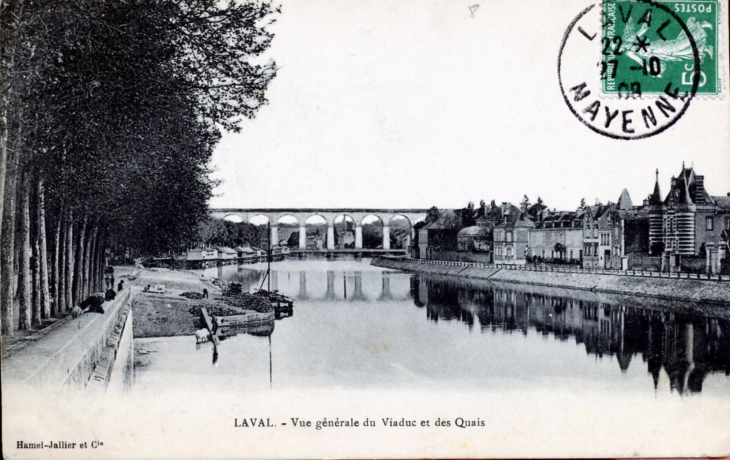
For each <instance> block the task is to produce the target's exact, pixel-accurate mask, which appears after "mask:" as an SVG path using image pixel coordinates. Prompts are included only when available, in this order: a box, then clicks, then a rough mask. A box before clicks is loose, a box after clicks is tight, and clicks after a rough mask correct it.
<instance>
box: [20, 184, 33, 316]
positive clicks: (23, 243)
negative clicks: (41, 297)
mask: <svg viewBox="0 0 730 460" xmlns="http://www.w3.org/2000/svg"><path fill="white" fill-rule="evenodd" d="M29 179H30V178H29V174H28V173H27V172H26V173H24V174H23V177H22V179H21V187H20V190H19V192H20V196H19V197H18V208H19V209H18V210H19V212H20V214H19V216H18V217H19V218H20V222H19V224H20V225H19V226H18V241H19V242H20V253H19V254H18V277H19V283H18V296H19V297H20V310H19V314H18V330H25V329H30V321H31V272H30V197H29V192H30V186H29V185H30V184H29V182H30V180H29Z"/></svg>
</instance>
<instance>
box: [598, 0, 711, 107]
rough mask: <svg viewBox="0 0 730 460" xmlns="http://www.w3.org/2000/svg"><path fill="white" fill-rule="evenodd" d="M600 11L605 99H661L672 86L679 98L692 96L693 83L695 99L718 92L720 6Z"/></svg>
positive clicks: (606, 7)
mask: <svg viewBox="0 0 730 460" xmlns="http://www.w3.org/2000/svg"><path fill="white" fill-rule="evenodd" d="M601 6H602V11H601V25H602V39H601V54H602V60H601V62H600V74H601V83H602V85H601V86H602V90H603V93H604V94H616V95H650V94H664V93H665V91H666V89H667V85H668V84H669V83H670V82H671V85H672V87H674V88H675V89H677V90H678V91H679V93H680V94H681V93H683V92H686V93H691V92H692V85H693V78H697V79H698V82H697V87H696V93H695V94H696V95H697V96H702V95H705V96H714V95H718V94H719V93H720V91H721V88H722V81H721V77H722V75H721V73H720V67H719V63H718V61H719V58H720V56H718V54H719V47H718V38H719V37H718V35H719V34H720V18H721V17H722V16H721V14H720V13H721V12H720V3H719V2H718V1H716V0H709V1H687V0H684V1H670V2H668V1H662V2H651V1H636V0H606V1H604V2H603V3H602V5H601ZM697 64H699V68H700V71H699V72H696V71H695V66H696V65H697ZM694 75H696V77H693V76H694Z"/></svg>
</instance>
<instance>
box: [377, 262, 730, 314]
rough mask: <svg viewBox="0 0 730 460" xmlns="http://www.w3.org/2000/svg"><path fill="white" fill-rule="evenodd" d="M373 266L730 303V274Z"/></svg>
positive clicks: (415, 264) (449, 265) (421, 264)
mask: <svg viewBox="0 0 730 460" xmlns="http://www.w3.org/2000/svg"><path fill="white" fill-rule="evenodd" d="M372 265H375V266H377V267H383V268H391V269H396V270H403V271H410V272H418V273H430V274H435V275H446V276H457V277H463V278H469V279H477V280H489V281H494V282H503V283H517V284H529V285H536V286H549V287H560V288H567V289H580V290H584V291H594V292H607V293H612V294H626V295H632V296H642V297H655V298H660V299H668V300H681V301H689V302H711V303H722V304H728V305H730V277H728V276H727V275H725V276H717V275H715V276H713V277H712V279H706V277H705V279H702V277H703V276H704V275H690V274H673V276H672V277H668V276H667V275H666V274H664V275H663V276H659V274H658V273H656V272H654V273H652V272H643V271H638V270H637V271H634V270H626V271H605V272H602V271H597V272H588V271H583V270H575V269H573V271H570V270H569V269H552V270H550V269H542V270H540V269H537V270H536V269H528V268H526V267H520V266H512V267H509V266H495V265H487V264H480V263H469V262H445V261H436V260H416V259H386V258H378V259H373V261H372Z"/></svg>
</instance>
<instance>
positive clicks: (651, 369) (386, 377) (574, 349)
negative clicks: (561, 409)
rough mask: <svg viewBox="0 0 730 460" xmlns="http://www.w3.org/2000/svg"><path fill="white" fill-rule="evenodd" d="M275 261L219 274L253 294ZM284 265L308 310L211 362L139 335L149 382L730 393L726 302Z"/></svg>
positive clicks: (283, 278)
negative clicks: (722, 304)
mask: <svg viewBox="0 0 730 460" xmlns="http://www.w3.org/2000/svg"><path fill="white" fill-rule="evenodd" d="M265 268H266V266H265V265H262V266H261V267H256V266H246V267H241V268H239V267H235V266H227V267H223V270H222V271H221V272H220V274H221V275H223V276H222V277H223V279H226V280H228V281H237V282H240V283H241V284H242V287H243V289H244V290H246V291H249V292H252V291H254V290H255V289H257V288H258V287H259V286H260V284H261V282H262V280H263V276H264V273H265ZM272 269H273V270H272V274H271V282H272V289H276V290H278V291H279V292H280V293H282V294H284V295H286V296H289V297H292V298H293V299H294V308H293V310H296V314H295V315H293V316H287V315H283V314H282V315H280V316H277V317H276V319H278V320H279V321H270V322H268V323H266V324H257V325H251V326H252V327H246V328H240V327H238V328H233V327H228V326H226V327H221V329H220V330H219V333H220V336H221V344H220V346H219V347H217V349H213V351H215V352H216V353H217V354H216V355H214V357H213V361H214V366H213V369H212V370H211V356H210V355H209V354H208V353H190V349H191V347H192V345H191V342H190V340H189V339H188V338H182V337H181V338H156V339H142V340H140V341H136V342H135V349H136V350H137V351H138V355H140V356H141V355H142V354H143V353H147V352H150V351H151V352H153V354H151V355H150V354H147V355H145V356H152V357H153V358H151V361H150V363H149V365H148V366H145V367H143V368H141V369H140V373H139V379H138V385H139V386H140V387H141V388H145V387H146V388H150V387H154V386H155V385H159V386H163V385H178V386H180V385H188V386H190V387H193V386H194V385H200V386H202V387H205V388H207V389H208V390H210V391H215V389H218V388H219V389H223V390H225V389H226V388H229V387H231V386H232V385H236V386H239V387H241V388H256V387H262V386H265V387H271V386H275V387H277V388H285V387H286V388H324V387H345V388H385V389H387V388H418V389H423V388H433V389H438V388H453V389H458V388H464V389H475V388H476V389H479V390H485V391H490V392H491V391H496V390H497V389H500V388H505V389H509V390H510V391H514V390H515V389H519V390H520V391H523V390H524V391H526V392H530V391H533V390H537V391H540V392H548V393H549V392H550V391H551V390H552V389H559V388H564V387H565V385H571V388H573V387H574V388H575V389H576V391H583V390H585V391H589V390H590V391H602V392H603V393H601V394H604V395H605V396H606V397H607V398H609V399H610V398H613V397H615V395H621V394H636V393H638V394H642V395H644V397H647V398H652V399H653V398H656V397H658V395H661V394H663V393H664V392H665V391H666V392H667V393H668V392H669V391H670V390H671V391H672V392H674V394H681V395H689V394H693V395H697V394H700V393H701V394H702V395H703V398H704V397H708V398H711V397H713V396H715V397H716V396H718V395H720V396H721V397H722V398H727V397H728V395H730V392H728V389H730V378H728V376H729V375H730V322H729V321H730V310H728V309H727V308H726V307H724V308H723V307H717V308H715V307H712V306H708V305H703V306H700V308H699V309H698V308H696V307H693V306H689V305H678V304H672V303H667V302H663V301H660V300H653V299H649V298H639V297H629V296H618V295H609V294H598V293H594V292H590V291H572V290H564V289H551V288H543V287H530V286H522V285H515V284H496V283H489V282H484V281H470V280H466V279H457V278H453V277H449V278H446V277H434V276H419V275H412V274H407V273H401V272H396V271H389V270H382V269H380V268H377V267H372V266H369V265H368V264H367V263H356V262H355V261H350V262H347V261H337V262H326V261H321V262H320V261H291V262H283V263H276V264H275V265H274V266H272ZM218 273H219V272H218V270H217V269H209V270H206V272H205V275H206V276H207V277H212V276H216V275H217V274H218ZM292 313H294V312H293V311H292ZM206 346H207V347H211V348H209V349H212V348H213V346H212V344H204V347H206ZM216 350H217V351H216ZM140 359H141V358H140ZM175 373H183V374H185V376H186V378H185V379H177V380H174V378H173V377H172V376H174V375H175ZM168 375H169V376H168ZM211 376H217V377H211ZM528 394H529V393H528Z"/></svg>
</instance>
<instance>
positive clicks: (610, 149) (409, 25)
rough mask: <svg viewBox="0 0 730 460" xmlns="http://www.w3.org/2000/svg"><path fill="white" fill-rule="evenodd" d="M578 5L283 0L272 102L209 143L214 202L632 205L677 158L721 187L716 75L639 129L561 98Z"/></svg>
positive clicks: (724, 185) (728, 121) (725, 154)
mask: <svg viewBox="0 0 730 460" xmlns="http://www.w3.org/2000/svg"><path fill="white" fill-rule="evenodd" d="M480 1H481V3H480V6H479V8H478V9H477V10H476V12H475V13H474V17H473V18H472V17H471V15H470V10H469V6H470V5H472V4H475V3H476V2H480ZM587 4H588V3H587V2H585V1H580V0H555V1H551V2H545V1H540V0H525V1H521V2H511V1H508V0H488V1H484V0H470V1H461V0H443V1H442V0H421V1H415V0H398V1H384V0H357V1H354V0H353V1H332V0H327V1H325V0H283V1H282V2H281V6H282V13H281V14H280V15H279V16H278V19H277V23H276V24H275V25H273V26H272V27H271V30H272V31H273V32H274V33H275V34H276V36H275V38H274V40H273V44H272V47H271V49H270V50H269V52H268V53H267V55H266V56H265V57H264V58H266V59H268V58H272V59H274V60H275V61H276V63H277V65H278V67H279V68H280V70H279V72H278V75H277V76H276V78H275V79H274V80H273V82H272V83H271V84H270V86H269V88H268V92H267V97H268V99H269V105H267V106H264V107H263V108H262V109H261V110H260V111H259V113H258V115H257V117H256V118H255V119H253V120H246V121H245V122H244V124H243V126H242V128H243V129H242V131H241V132H240V133H238V134H225V135H224V137H223V139H222V141H221V143H220V144H219V146H218V147H217V149H216V151H215V152H214V155H213V161H212V165H213V167H214V169H215V173H214V176H213V177H214V178H217V179H220V180H221V185H220V186H219V187H218V188H217V189H216V190H215V193H216V196H215V197H214V198H213V199H212V200H211V203H210V204H211V207H214V208H222V207H225V208H253V207H267V208H285V207H289V208H291V207H338V208H339V207H344V208H366V207H379V208H428V207H431V206H437V207H439V208H442V209H444V208H461V207H464V206H466V204H467V203H468V202H469V201H474V202H475V203H477V204H478V203H479V201H480V200H482V199H483V200H485V201H486V202H487V203H489V202H490V201H491V200H495V201H496V202H497V203H500V202H505V201H506V202H512V203H514V204H518V203H519V202H520V201H521V200H522V197H523V196H524V195H525V194H526V195H527V196H528V197H529V198H530V200H531V201H532V202H534V201H535V200H536V199H537V197H538V196H540V197H541V198H542V199H543V201H544V202H545V203H546V204H547V205H548V206H549V207H550V208H557V209H575V208H576V207H577V206H578V205H579V203H580V201H581V198H585V200H586V202H587V203H588V204H593V203H594V202H595V201H596V200H597V199H598V200H601V201H603V202H604V203H605V202H606V201H616V200H618V197H619V195H620V194H621V191H622V190H623V188H627V189H628V191H629V193H630V195H631V198H632V200H633V201H634V204H637V203H639V204H640V203H641V200H642V199H643V198H645V197H646V196H647V195H648V194H649V193H651V191H652V190H653V187H654V180H655V170H656V169H657V168H658V169H659V179H660V186H661V189H662V192H663V193H666V191H667V190H668V188H669V183H670V178H671V176H672V175H678V174H679V172H680V170H681V168H682V162H683V161H684V162H685V163H686V165H687V166H690V165H693V166H694V167H695V170H696V172H697V173H698V174H703V175H704V176H705V186H706V188H707V189H708V191H709V192H710V193H711V194H712V195H725V194H727V193H728V192H730V130H729V129H728V127H730V98H728V97H727V91H728V88H727V83H725V86H724V88H723V92H724V93H725V96H724V97H723V98H715V99H699V98H697V99H695V100H694V101H693V102H692V103H691V105H690V107H689V109H688V111H687V112H686V114H685V115H684V117H683V118H681V119H680V120H679V121H678V122H677V123H676V124H675V125H674V126H673V127H672V128H670V129H668V130H667V131H665V132H663V133H661V134H659V135H657V136H654V137H651V138H648V139H642V140H633V141H623V140H614V139H610V138H607V137H604V136H601V135H599V134H596V133H595V132H593V131H591V130H589V129H588V128H586V127H585V126H584V125H583V124H582V123H581V122H580V121H578V120H577V119H576V118H575V116H574V115H573V114H572V113H571V112H570V111H569V109H568V107H567V105H566V104H565V101H564V100H563V96H562V93H561V92H560V88H559V86H558V78H557V58H558V51H559V47H560V43H561V39H562V36H563V33H564V32H565V30H566V28H567V26H568V24H569V23H570V22H571V21H572V19H573V18H574V17H575V16H576V15H577V14H578V13H579V12H580V11H581V10H582V9H583V8H585V6H586V5H587ZM725 58H726V57H725ZM725 67H726V66H725ZM725 76H727V74H725ZM726 80H727V79H726Z"/></svg>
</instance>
